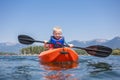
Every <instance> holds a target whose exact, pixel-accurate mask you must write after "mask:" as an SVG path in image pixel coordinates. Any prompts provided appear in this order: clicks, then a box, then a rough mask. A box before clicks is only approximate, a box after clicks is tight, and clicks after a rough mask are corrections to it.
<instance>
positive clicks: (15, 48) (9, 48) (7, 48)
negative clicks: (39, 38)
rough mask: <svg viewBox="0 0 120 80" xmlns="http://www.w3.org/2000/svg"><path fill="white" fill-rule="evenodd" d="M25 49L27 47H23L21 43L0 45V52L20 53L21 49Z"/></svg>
mask: <svg viewBox="0 0 120 80" xmlns="http://www.w3.org/2000/svg"><path fill="white" fill-rule="evenodd" d="M24 47H26V45H22V44H19V43H11V42H4V43H0V52H13V53H19V51H20V49H22V48H24Z"/></svg>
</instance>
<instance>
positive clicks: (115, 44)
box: [103, 36, 120, 49]
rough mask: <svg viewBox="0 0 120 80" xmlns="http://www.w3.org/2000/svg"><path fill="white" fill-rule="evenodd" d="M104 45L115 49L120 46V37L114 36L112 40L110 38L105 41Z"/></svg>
mask: <svg viewBox="0 0 120 80" xmlns="http://www.w3.org/2000/svg"><path fill="white" fill-rule="evenodd" d="M103 45H105V46H109V47H111V48H113V49H115V48H120V37H119V36H117V37H115V38H113V39H112V40H109V41H108V42H106V43H103Z"/></svg>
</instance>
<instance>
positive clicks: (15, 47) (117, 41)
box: [0, 36, 120, 53]
mask: <svg viewBox="0 0 120 80" xmlns="http://www.w3.org/2000/svg"><path fill="white" fill-rule="evenodd" d="M69 43H72V44H74V45H75V46H80V47H88V46H91V45H104V46H108V47H110V48H112V49H116V48H120V37H119V36H117V37H114V38H113V39H111V40H106V39H94V40H90V41H78V40H73V41H70V42H69ZM27 46H28V45H23V44H20V43H11V42H5V43H0V52H13V53H20V49H22V48H24V47H27Z"/></svg>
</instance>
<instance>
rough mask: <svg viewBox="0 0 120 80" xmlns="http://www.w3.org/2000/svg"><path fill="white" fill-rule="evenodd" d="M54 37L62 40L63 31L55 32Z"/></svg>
mask: <svg viewBox="0 0 120 80" xmlns="http://www.w3.org/2000/svg"><path fill="white" fill-rule="evenodd" d="M53 36H54V37H55V38H56V39H60V38H61V36H62V32H61V31H54V32H53Z"/></svg>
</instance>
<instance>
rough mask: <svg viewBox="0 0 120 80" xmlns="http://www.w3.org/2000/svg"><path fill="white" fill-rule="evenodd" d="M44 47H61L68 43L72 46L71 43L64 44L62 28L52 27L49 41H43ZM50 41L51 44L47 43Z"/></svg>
mask: <svg viewBox="0 0 120 80" xmlns="http://www.w3.org/2000/svg"><path fill="white" fill-rule="evenodd" d="M44 43H45V44H44V47H45V48H48V49H51V48H61V47H63V45H68V46H69V47H73V45H72V44H66V42H65V39H64V37H63V36H62V29H61V28H60V27H54V28H53V36H51V37H50V40H49V42H48V41H46V40H45V41H44ZM47 43H52V44H47Z"/></svg>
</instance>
